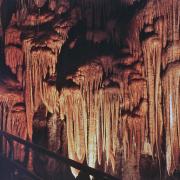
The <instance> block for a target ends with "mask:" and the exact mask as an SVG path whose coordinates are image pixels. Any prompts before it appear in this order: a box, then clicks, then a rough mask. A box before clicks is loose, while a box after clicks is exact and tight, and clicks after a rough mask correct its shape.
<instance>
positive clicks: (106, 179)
mask: <svg viewBox="0 0 180 180" xmlns="http://www.w3.org/2000/svg"><path fill="white" fill-rule="evenodd" d="M0 136H3V137H5V138H6V139H7V140H11V141H16V142H18V143H20V144H23V145H24V146H25V147H26V148H27V149H30V148H31V149H32V150H34V151H36V152H39V153H42V154H45V155H47V156H49V157H51V158H53V159H55V160H57V161H60V162H62V163H64V164H66V165H68V166H71V167H73V168H75V169H78V170H82V171H83V172H84V173H87V174H88V175H92V176H93V177H95V178H98V179H101V180H119V179H118V178H116V177H114V176H112V175H110V174H107V173H105V172H102V171H100V170H97V169H94V168H91V167H89V166H86V165H84V164H81V163H78V162H76V161H74V160H71V159H68V158H65V157H62V156H59V155H57V154H56V153H54V152H52V151H49V150H47V149H45V148H43V147H42V146H39V145H36V144H34V143H31V142H29V141H25V140H23V139H21V138H19V137H17V136H14V135H12V134H10V133H7V132H5V131H1V130H0Z"/></svg>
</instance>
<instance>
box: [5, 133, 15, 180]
mask: <svg viewBox="0 0 180 180" xmlns="http://www.w3.org/2000/svg"><path fill="white" fill-rule="evenodd" d="M5 138H6V139H7V141H8V143H9V149H10V150H9V154H8V158H9V159H10V160H11V161H13V160H14V145H13V140H12V139H11V138H10V137H6V136H5ZM10 178H11V180H14V169H13V170H12V171H11V174H10Z"/></svg>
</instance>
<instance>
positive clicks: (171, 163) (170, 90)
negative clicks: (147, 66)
mask: <svg viewBox="0 0 180 180" xmlns="http://www.w3.org/2000/svg"><path fill="white" fill-rule="evenodd" d="M179 82H180V63H179V61H178V62H173V63H170V64H168V66H167V68H166V71H165V74H164V76H163V81H162V83H163V87H162V90H163V99H164V101H163V105H164V118H165V126H166V163H167V171H168V173H169V174H172V173H173V172H174V170H175V169H176V168H177V166H178V163H179V161H178V159H179V147H180V138H179V133H180V124H179V120H180V114H179V101H180V97H179V90H180V83H179Z"/></svg>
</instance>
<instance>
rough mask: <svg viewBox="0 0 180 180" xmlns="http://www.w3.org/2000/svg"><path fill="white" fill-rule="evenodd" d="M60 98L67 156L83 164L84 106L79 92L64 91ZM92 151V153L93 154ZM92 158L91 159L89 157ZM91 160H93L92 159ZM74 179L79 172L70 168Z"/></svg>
mask: <svg viewBox="0 0 180 180" xmlns="http://www.w3.org/2000/svg"><path fill="white" fill-rule="evenodd" d="M62 93H63V94H62V95H61V98H60V111H61V114H62V115H63V114H64V115H65V116H66V118H67V138H68V156H69V158H70V159H73V160H75V161H78V162H81V163H83V162H84V158H85V153H86V152H87V148H89V147H87V144H86V143H87V134H85V132H86V133H87V130H86V125H85V124H84V122H85V121H86V120H87V114H86V110H85V109H86V106H85V102H84V99H83V97H82V95H81V92H80V90H76V89H72V90H71V89H65V90H63V92H62ZM93 152H94V151H93V149H92V153H93ZM91 158H93V157H91ZM92 160H93V159H92ZM71 170H72V173H73V174H74V176H75V177H77V176H78V173H79V170H76V169H74V168H71Z"/></svg>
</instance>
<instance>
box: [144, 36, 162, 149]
mask: <svg viewBox="0 0 180 180" xmlns="http://www.w3.org/2000/svg"><path fill="white" fill-rule="evenodd" d="M161 49H162V47H161V42H160V41H159V39H158V38H157V37H151V38H149V39H147V40H146V41H145V42H144V44H143V53H144V62H145V71H146V76H147V88H148V101H149V115H148V117H149V135H150V143H151V148H152V151H153V149H154V145H155V144H156V145H157V146H159V139H160V137H161V135H162V117H161V115H160V113H159V112H161V109H160V108H159V101H160V99H161V96H159V95H160V93H159V91H160V68H161V57H162V56H161ZM158 151H159V150H158Z"/></svg>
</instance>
